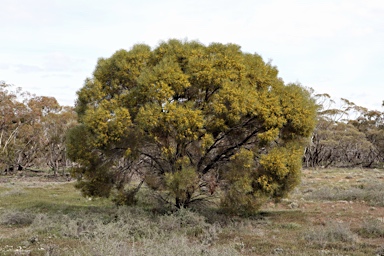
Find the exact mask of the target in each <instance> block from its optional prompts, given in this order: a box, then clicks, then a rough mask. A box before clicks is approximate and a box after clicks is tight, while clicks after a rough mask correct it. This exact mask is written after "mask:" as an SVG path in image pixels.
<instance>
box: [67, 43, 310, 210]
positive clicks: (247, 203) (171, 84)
mask: <svg viewBox="0 0 384 256" xmlns="http://www.w3.org/2000/svg"><path fill="white" fill-rule="evenodd" d="M77 94H78V99H77V103H76V111H77V113H78V118H79V120H78V121H79V125H78V126H76V127H75V128H73V129H71V130H70V132H69V133H68V136H67V148H68V156H69V157H70V158H71V159H72V160H73V161H76V162H77V163H78V164H79V166H78V168H76V169H75V170H74V173H75V174H76V175H77V177H78V178H79V183H78V187H79V188H81V189H82V191H83V193H85V194H87V195H97V196H110V195H111V193H112V192H114V191H115V192H116V191H117V193H118V194H119V195H123V198H124V196H125V197H130V196H132V193H131V192H132V191H133V190H132V188H131V187H130V186H129V181H131V180H132V178H133V177H136V178H140V180H141V182H140V183H139V184H140V186H141V184H143V183H144V184H146V185H147V186H148V187H150V188H152V189H153V190H154V191H155V192H156V193H157V194H158V195H159V197H161V198H163V199H164V200H171V201H173V203H174V205H175V206H176V207H183V206H184V207H186V206H188V205H189V204H190V203H191V202H193V201H194V200H200V199H202V198H204V197H206V196H210V195H212V194H215V192H216V191H217V189H216V188H218V187H220V189H221V190H220V191H223V192H224V193H223V194H224V197H223V199H222V206H223V207H225V208H227V209H229V210H230V209H239V208H238V207H239V206H242V207H243V209H249V210H254V209H257V207H258V206H259V205H260V203H261V202H262V200H263V199H264V198H276V199H280V198H282V197H284V196H285V195H286V194H287V193H288V192H289V191H291V190H292V188H294V186H295V185H296V184H297V183H298V181H299V178H300V170H301V160H302V155H303V152H304V147H305V145H306V144H307V142H308V138H309V137H310V135H311V133H312V131H313V129H314V127H315V123H316V111H317V106H316V104H315V101H314V100H313V99H312V98H311V96H310V93H309V92H308V91H307V90H306V89H304V88H303V87H302V86H300V85H298V84H284V82H283V81H282V80H281V79H280V78H279V77H278V70H277V68H276V67H274V66H272V65H271V63H266V62H264V61H263V59H262V57H261V56H260V55H258V54H250V53H244V52H242V51H241V48H240V46H238V45H235V44H226V45H224V44H220V43H212V44H210V45H208V46H205V45H203V44H201V43H198V42H194V41H191V42H183V41H179V40H169V41H167V42H163V43H161V44H159V45H158V46H157V47H156V48H155V49H151V48H150V47H149V46H147V45H143V44H138V45H134V46H133V47H132V48H131V49H130V50H129V51H127V50H119V51H117V52H116V53H115V54H113V55H112V56H111V57H110V58H100V59H99V60H98V62H97V66H96V68H95V71H94V72H93V75H92V77H90V78H88V79H86V81H85V83H84V86H83V87H82V88H81V89H80V90H79V91H78V92H77ZM123 201H124V200H123ZM125 202H126V201H125Z"/></svg>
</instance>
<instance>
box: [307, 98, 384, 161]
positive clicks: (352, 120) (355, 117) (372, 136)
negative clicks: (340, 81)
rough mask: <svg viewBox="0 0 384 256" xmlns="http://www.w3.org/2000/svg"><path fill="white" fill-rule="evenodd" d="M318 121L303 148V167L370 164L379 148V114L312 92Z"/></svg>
mask: <svg viewBox="0 0 384 256" xmlns="http://www.w3.org/2000/svg"><path fill="white" fill-rule="evenodd" d="M314 98H315V99H316V100H317V104H318V105H319V111H318V122H317V126H316V128H315V130H314V133H313V136H312V140H311V143H310V145H309V146H308V147H307V148H306V151H305V155H304V163H305V165H306V167H319V166H322V167H331V166H336V167H340V166H342V167H354V166H363V167H372V166H373V164H374V163H377V162H378V161H379V162H381V161H382V160H381V159H379V155H380V151H381V150H380V148H382V146H381V145H382V143H381V141H382V138H383V134H384V133H383V132H382V129H381V128H380V127H382V113H380V112H378V111H368V110H367V109H366V108H363V107H361V106H357V105H356V104H354V103H353V102H351V101H349V100H347V99H343V98H342V99H341V100H340V102H341V103H342V105H341V106H336V103H335V101H334V100H332V99H331V97H330V96H329V95H328V94H317V95H314Z"/></svg>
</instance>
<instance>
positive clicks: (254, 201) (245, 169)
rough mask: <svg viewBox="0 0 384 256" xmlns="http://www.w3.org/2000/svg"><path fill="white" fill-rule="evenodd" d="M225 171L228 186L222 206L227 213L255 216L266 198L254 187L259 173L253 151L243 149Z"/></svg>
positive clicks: (233, 157) (232, 158)
mask: <svg viewBox="0 0 384 256" xmlns="http://www.w3.org/2000/svg"><path fill="white" fill-rule="evenodd" d="M227 168H228V169H227V170H225V180H226V182H227V184H226V185H227V186H226V189H225V197H224V198H223V200H222V201H221V206H222V208H223V209H224V210H225V212H227V213H231V214H243V215H248V214H254V213H256V212H257V210H258V209H259V207H260V206H261V204H262V203H263V202H264V201H265V199H266V196H265V195H263V193H262V192H261V191H260V190H256V189H255V187H254V184H253V183H254V182H255V178H256V176H257V171H256V168H255V161H254V155H253V153H252V152H251V151H249V150H246V149H242V150H240V151H239V152H238V153H237V154H236V155H234V156H232V157H231V162H230V164H228V165H227Z"/></svg>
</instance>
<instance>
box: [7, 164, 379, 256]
mask: <svg viewBox="0 0 384 256" xmlns="http://www.w3.org/2000/svg"><path fill="white" fill-rule="evenodd" d="M383 177H384V172H383V171H381V170H358V169H356V170H349V169H334V170H305V171H304V172H303V182H302V184H301V186H299V187H298V189H296V191H295V192H294V193H292V194H291V196H290V198H288V199H286V200H284V201H283V202H281V203H280V204H274V203H272V202H271V203H269V204H267V205H266V206H265V207H264V208H263V209H262V210H261V211H260V213H259V214H258V215H256V216H251V217H248V218H242V217H237V216H225V215H223V214H220V212H218V211H217V209H215V208H207V207H204V206H199V207H196V208H195V209H191V210H185V209H182V210H180V211H178V212H171V211H169V210H167V208H166V207H161V206H156V207H155V208H154V207H153V205H154V204H155V203H156V202H155V201H154V200H153V199H152V198H150V197H149V195H148V194H147V193H146V191H145V190H143V191H142V192H140V194H139V205H138V206H137V207H120V208H116V207H115V206H114V205H113V203H111V202H110V201H108V200H101V199H91V200H90V199H87V198H83V197H81V195H80V193H79V192H78V191H76V190H75V189H74V188H73V183H68V182H61V181H60V182H57V181H54V180H51V179H49V180H48V179H47V178H41V177H39V178H37V177H28V178H20V177H9V176H8V177H5V176H0V198H1V200H0V255H384V248H383V247H382V246H383V244H384V223H383V222H384V207H383V200H384V199H383V194H384V191H383V190H384V186H383V185H384V179H383ZM4 181H5V182H4Z"/></svg>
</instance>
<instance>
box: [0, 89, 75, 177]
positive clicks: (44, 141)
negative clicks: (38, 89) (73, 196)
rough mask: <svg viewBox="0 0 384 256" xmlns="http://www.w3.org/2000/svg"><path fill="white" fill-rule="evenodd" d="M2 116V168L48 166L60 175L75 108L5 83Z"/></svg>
mask: <svg viewBox="0 0 384 256" xmlns="http://www.w3.org/2000/svg"><path fill="white" fill-rule="evenodd" d="M0 114H1V115H2V119H1V121H0V167H1V168H2V169H3V168H11V167H12V168H13V169H14V170H16V169H22V167H27V168H28V167H31V166H37V167H46V166H47V165H48V166H49V167H51V168H52V169H53V170H54V173H55V174H56V171H57V169H58V167H59V165H60V164H61V165H64V162H65V161H66V159H65V157H66V154H65V150H66V149H65V134H66V131H67V129H69V128H70V127H71V126H74V125H75V124H76V114H75V112H74V111H73V108H69V107H62V106H60V105H59V104H58V102H57V101H56V99H55V98H53V97H46V96H35V95H32V94H30V93H27V92H23V91H22V90H21V88H14V87H13V86H12V85H9V84H6V83H4V82H2V83H1V84H0ZM19 166H20V167H19Z"/></svg>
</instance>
